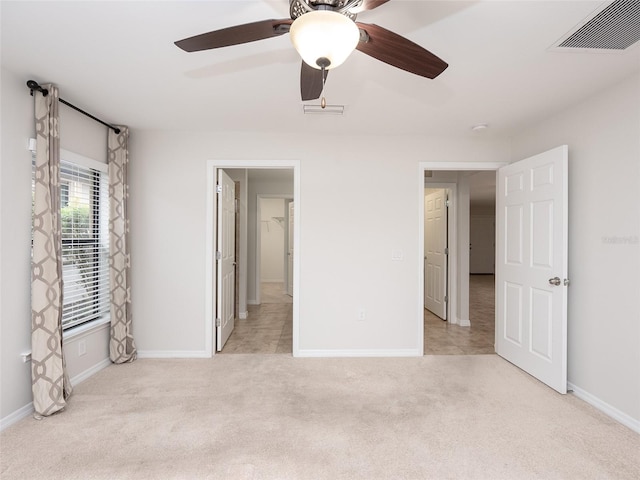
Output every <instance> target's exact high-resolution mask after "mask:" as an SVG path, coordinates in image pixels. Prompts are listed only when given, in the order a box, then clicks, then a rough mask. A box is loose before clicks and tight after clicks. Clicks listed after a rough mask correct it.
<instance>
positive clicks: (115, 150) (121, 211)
mask: <svg viewBox="0 0 640 480" xmlns="http://www.w3.org/2000/svg"><path fill="white" fill-rule="evenodd" d="M118 128H119V129H120V133H115V132H114V131H113V130H109V138H108V142H107V147H108V161H109V209H110V212H109V249H110V255H111V256H110V259H109V270H110V277H109V279H110V282H111V338H110V341H109V355H110V357H111V361H112V362H113V363H125V362H132V361H134V360H135V359H136V344H135V342H134V341H133V335H132V332H131V328H132V325H131V291H130V283H129V271H130V266H131V260H130V257H129V212H128V208H127V203H128V200H129V179H128V163H129V146H128V143H129V129H128V128H127V127H118Z"/></svg>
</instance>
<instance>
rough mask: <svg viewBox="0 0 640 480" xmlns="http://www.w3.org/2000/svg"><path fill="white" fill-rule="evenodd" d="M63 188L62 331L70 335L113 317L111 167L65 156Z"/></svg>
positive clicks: (62, 170) (61, 201) (61, 177)
mask: <svg viewBox="0 0 640 480" xmlns="http://www.w3.org/2000/svg"><path fill="white" fill-rule="evenodd" d="M34 163H35V162H34ZM60 183H61V188H60V222H61V228H62V280H63V308H62V328H63V329H69V328H72V327H75V326H77V325H81V324H83V323H86V322H89V321H91V320H96V319H98V318H101V317H103V316H105V315H107V314H108V313H109V185H108V183H109V182H108V174H107V166H106V165H104V164H101V163H99V162H96V161H94V160H91V159H87V158H85V157H81V156H78V155H75V154H72V153H70V152H65V151H62V152H61V161H60Z"/></svg>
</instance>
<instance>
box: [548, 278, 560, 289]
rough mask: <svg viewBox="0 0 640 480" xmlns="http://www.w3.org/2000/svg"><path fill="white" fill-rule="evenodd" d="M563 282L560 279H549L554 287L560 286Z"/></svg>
mask: <svg viewBox="0 0 640 480" xmlns="http://www.w3.org/2000/svg"><path fill="white" fill-rule="evenodd" d="M561 283H562V282H561V281H560V279H559V278H558V277H553V278H550V279H549V284H551V285H554V286H556V287H557V286H559V285H560V284H561Z"/></svg>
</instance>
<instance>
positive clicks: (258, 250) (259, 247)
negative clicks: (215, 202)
mask: <svg viewBox="0 0 640 480" xmlns="http://www.w3.org/2000/svg"><path fill="white" fill-rule="evenodd" d="M263 198H276V199H277V198H281V199H282V200H284V208H285V210H286V208H287V200H289V201H293V195H290V194H287V193H259V194H258V195H257V196H256V277H255V278H254V282H255V285H256V304H257V305H260V303H262V299H261V297H260V284H261V283H262V282H261V281H260V276H261V274H262V268H261V266H260V262H261V261H262V221H261V218H262V216H261V214H262V211H261V208H260V200H262V199H263ZM285 214H286V211H285ZM293 215H294V221H295V212H294V214H293ZM285 217H286V215H285ZM295 228H296V227H295V224H294V226H293V231H294V234H295ZM293 244H294V245H295V239H294V242H293ZM284 245H285V248H286V246H287V239H286V238H285V240H284ZM282 255H283V262H284V261H286V255H285V253H284V251H283V253H282ZM293 268H294V269H295V252H294V264H293ZM294 277H295V275H294ZM284 281H285V288H286V282H287V272H286V271H285V272H284Z"/></svg>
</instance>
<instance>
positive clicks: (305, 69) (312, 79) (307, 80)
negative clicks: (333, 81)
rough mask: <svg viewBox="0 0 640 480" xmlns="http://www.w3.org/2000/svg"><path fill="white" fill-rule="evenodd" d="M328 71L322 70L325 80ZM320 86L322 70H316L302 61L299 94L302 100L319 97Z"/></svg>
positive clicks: (320, 92) (325, 79)
mask: <svg viewBox="0 0 640 480" xmlns="http://www.w3.org/2000/svg"><path fill="white" fill-rule="evenodd" d="M328 73H329V71H328V70H325V71H324V81H325V82H326V81H327V74H328ZM322 87H323V84H322V70H318V69H317V68H313V67H311V66H309V65H307V64H306V63H305V62H302V69H301V70H300V95H301V97H302V101H303V102H304V101H307V100H315V99H316V98H320V95H321V94H322Z"/></svg>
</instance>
